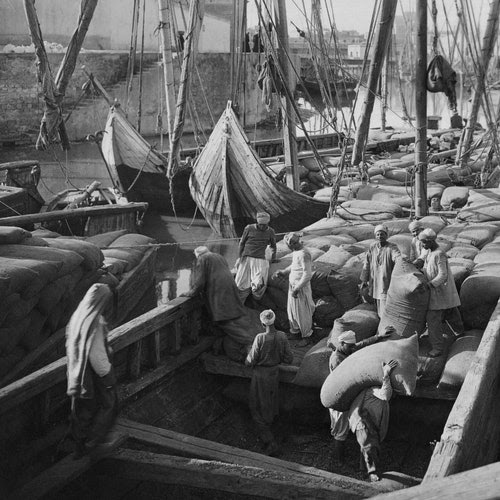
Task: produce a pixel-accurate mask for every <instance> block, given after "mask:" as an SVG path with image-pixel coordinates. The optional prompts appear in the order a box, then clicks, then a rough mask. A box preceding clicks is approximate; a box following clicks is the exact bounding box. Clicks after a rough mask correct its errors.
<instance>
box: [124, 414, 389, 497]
mask: <svg viewBox="0 0 500 500" xmlns="http://www.w3.org/2000/svg"><path fill="white" fill-rule="evenodd" d="M117 430H119V432H122V433H124V434H127V435H128V436H129V438H130V439H133V440H135V441H138V442H140V443H145V444H154V445H155V446H157V447H159V448H160V449H161V450H162V451H165V452H167V453H174V454H176V455H180V456H183V457H191V458H201V459H205V460H218V461H222V462H227V463H232V464H239V465H244V466H247V467H265V468H266V470H274V471H276V472H286V473H292V474H301V475H307V476H309V477H317V478H321V479H324V480H326V481H328V482H330V483H332V484H335V485H337V486H340V487H342V488H346V489H351V490H353V491H357V492H360V493H361V492H363V491H365V486H366V484H367V483H366V482H364V481H360V480H358V479H353V478H350V477H347V476H342V475H340V474H335V473H332V472H328V471H325V470H322V469H316V468H315V467H309V466H306V465H301V464H298V463H295V462H288V461H286V460H281V459H279V458H273V457H269V456H267V455H261V454H260V453H255V452H252V451H247V450H242V449H240V448H235V447H233V446H228V445H224V444H221V443H216V442H214V441H208V440H206V439H201V438H197V437H194V436H189V435H187V434H181V433H179V432H174V431H170V430H167V429H161V428H158V427H153V426H150V425H145V424H141V423H139V422H132V421H130V420H127V419H118V424H117ZM371 490H372V491H371V494H372V495H373V494H375V492H380V491H381V490H383V487H382V486H381V485H378V484H375V485H372V488H371Z"/></svg>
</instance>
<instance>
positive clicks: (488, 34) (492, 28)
mask: <svg viewBox="0 0 500 500" xmlns="http://www.w3.org/2000/svg"><path fill="white" fill-rule="evenodd" d="M499 15H500V0H491V1H490V12H489V14H488V22H487V24H486V29H485V33H484V37H483V46H482V48H481V56H482V57H481V61H480V62H479V65H478V66H479V74H478V76H477V85H476V88H475V90H474V95H473V97H472V106H471V111H470V115H469V118H468V120H467V126H466V127H465V131H464V134H463V136H462V139H461V141H460V144H459V146H458V155H457V157H458V159H459V165H460V166H461V167H465V166H466V165H467V162H468V161H469V158H470V155H471V151H470V145H471V143H472V138H473V135H474V128H475V126H476V122H477V115H478V113H479V106H480V105H481V99H482V97H483V94H484V90H485V87H484V83H485V80H486V74H487V72H488V66H489V64H490V60H491V56H492V54H493V48H494V46H495V42H496V40H497V37H498V17H499ZM490 126H491V125H490V124H488V128H490ZM493 126H494V124H493Z"/></svg>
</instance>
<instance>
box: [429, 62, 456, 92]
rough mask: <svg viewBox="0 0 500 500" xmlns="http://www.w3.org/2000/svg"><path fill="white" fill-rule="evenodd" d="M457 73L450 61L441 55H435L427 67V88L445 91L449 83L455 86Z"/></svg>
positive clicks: (433, 90)
mask: <svg viewBox="0 0 500 500" xmlns="http://www.w3.org/2000/svg"><path fill="white" fill-rule="evenodd" d="M456 81H457V74H456V72H455V71H454V70H453V68H452V67H451V65H450V63H449V62H448V61H447V60H446V59H445V58H444V57H443V56H441V55H437V56H435V57H434V58H433V59H432V61H431V62H430V63H429V67H428V68H427V90H428V91H429V92H447V91H448V90H449V88H450V85H453V86H455V83H456Z"/></svg>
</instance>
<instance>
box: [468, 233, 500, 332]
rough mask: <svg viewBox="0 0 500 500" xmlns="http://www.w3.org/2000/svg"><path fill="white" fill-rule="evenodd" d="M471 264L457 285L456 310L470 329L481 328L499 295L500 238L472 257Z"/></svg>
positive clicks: (487, 319) (486, 321) (483, 326)
mask: <svg viewBox="0 0 500 500" xmlns="http://www.w3.org/2000/svg"><path fill="white" fill-rule="evenodd" d="M473 264H474V267H473V269H472V271H471V272H470V275H469V276H468V277H466V278H465V280H464V281H463V282H462V286H461V287H460V301H461V303H462V305H461V307H460V310H461V312H462V317H463V319H464V323H465V324H466V326H467V327H468V328H471V329H484V328H485V327H486V325H487V323H488V321H489V318H490V316H491V314H492V312H493V310H494V309H495V306H496V304H497V302H498V299H499V298H500V238H498V237H497V238H495V239H493V241H491V243H488V244H486V245H485V246H484V247H483V248H482V249H481V250H480V251H479V252H478V253H477V254H476V256H475V257H474V261H473Z"/></svg>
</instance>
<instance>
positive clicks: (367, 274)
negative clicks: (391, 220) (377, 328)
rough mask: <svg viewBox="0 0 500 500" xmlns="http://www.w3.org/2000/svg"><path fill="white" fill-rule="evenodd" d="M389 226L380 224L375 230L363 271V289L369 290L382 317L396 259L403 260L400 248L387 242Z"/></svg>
mask: <svg viewBox="0 0 500 500" xmlns="http://www.w3.org/2000/svg"><path fill="white" fill-rule="evenodd" d="M388 232H389V231H388V229H387V226H385V225H384V224H379V225H378V226H376V227H375V229H374V234H375V239H376V240H377V241H376V242H375V243H372V244H371V245H370V248H369V249H368V251H367V252H366V257H365V261H364V263H363V270H362V271H361V277H360V279H361V288H362V289H364V288H368V294H369V295H370V296H371V297H373V299H374V300H375V303H376V304H377V313H378V315H379V317H382V315H383V314H384V311H385V303H386V301H387V291H388V290H389V285H390V283H391V276H392V270H393V269H394V264H395V263H396V259H398V258H401V253H400V251H399V248H398V247H397V246H396V245H394V243H390V242H388V241H387V236H388Z"/></svg>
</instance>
